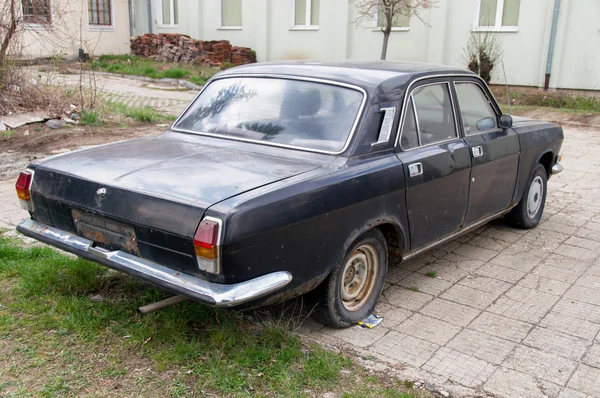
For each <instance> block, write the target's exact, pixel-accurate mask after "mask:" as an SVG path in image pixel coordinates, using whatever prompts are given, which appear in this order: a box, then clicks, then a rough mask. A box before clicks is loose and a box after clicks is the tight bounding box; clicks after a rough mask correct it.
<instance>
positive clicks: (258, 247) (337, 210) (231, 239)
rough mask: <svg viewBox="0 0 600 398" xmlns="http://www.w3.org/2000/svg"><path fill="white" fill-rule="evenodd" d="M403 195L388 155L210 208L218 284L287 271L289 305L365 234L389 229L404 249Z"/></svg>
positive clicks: (399, 167) (355, 160) (393, 159)
mask: <svg viewBox="0 0 600 398" xmlns="http://www.w3.org/2000/svg"><path fill="white" fill-rule="evenodd" d="M338 160H340V161H342V159H338ZM337 163H340V162H337ZM404 187H405V181H404V174H403V171H402V165H401V163H400V162H399V161H398V159H397V158H396V156H395V155H394V153H393V152H391V151H389V152H388V153H387V154H385V155H380V156H376V157H373V156H372V157H367V158H365V157H363V158H351V159H350V160H347V161H346V160H344V161H343V165H341V166H337V167H336V166H331V167H326V168H323V169H321V170H320V171H319V172H318V173H317V172H313V173H307V174H305V175H303V176H302V177H300V176H299V177H295V178H292V179H289V180H286V181H282V182H280V183H276V184H272V185H270V186H268V187H264V188H261V189H258V190H255V191H252V192H251V193H248V194H246V195H242V196H239V197H235V198H232V199H230V200H228V201H225V202H222V203H219V204H217V205H215V206H214V207H212V208H210V209H209V210H208V211H207V214H213V213H216V214H227V216H226V217H227V218H226V222H225V225H226V227H225V238H224V245H223V247H222V255H223V271H224V275H223V276H224V278H225V280H226V281H227V282H237V281H241V280H245V279H248V278H252V277H256V276H259V275H262V274H266V273H269V272H274V271H279V270H287V271H289V272H291V273H292V275H293V280H292V282H291V284H290V285H289V288H287V289H286V292H285V294H286V297H292V296H295V295H298V294H301V293H304V292H306V291H308V290H311V289H312V288H314V287H315V286H316V285H318V284H319V283H320V282H321V281H322V280H323V279H324V278H325V277H326V276H327V275H328V274H329V272H330V271H331V270H332V269H333V267H334V266H335V264H336V263H337V261H338V260H339V259H340V258H341V256H342V255H343V254H344V252H345V250H346V249H347V248H348V246H349V245H351V244H352V242H353V241H354V240H355V239H356V238H357V237H359V236H360V235H361V233H362V232H364V231H366V230H368V229H370V228H373V227H375V226H377V225H379V224H384V223H392V224H394V225H395V226H396V228H397V232H398V234H399V236H401V237H403V238H401V239H403V242H402V245H406V244H407V243H406V241H405V239H406V238H407V236H408V235H407V234H406V233H404V231H403V229H402V227H401V226H402V225H407V221H406V205H405V191H404ZM406 232H408V231H406ZM277 301H279V300H277Z"/></svg>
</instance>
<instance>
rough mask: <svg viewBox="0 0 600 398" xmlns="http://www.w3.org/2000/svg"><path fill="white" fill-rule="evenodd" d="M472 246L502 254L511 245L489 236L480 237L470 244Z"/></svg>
mask: <svg viewBox="0 0 600 398" xmlns="http://www.w3.org/2000/svg"><path fill="white" fill-rule="evenodd" d="M469 244H470V245H473V246H477V247H481V248H482V249H489V250H493V251H497V252H500V251H502V250H504V249H506V248H507V247H508V246H510V243H507V242H504V241H502V240H499V239H493V238H490V237H487V236H483V235H479V236H477V237H476V238H474V239H472V240H471V241H470V242H469Z"/></svg>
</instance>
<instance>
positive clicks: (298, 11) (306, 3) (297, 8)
mask: <svg viewBox="0 0 600 398" xmlns="http://www.w3.org/2000/svg"><path fill="white" fill-rule="evenodd" d="M320 3H321V2H320V0H294V25H295V26H319V6H320V5H321V4H320Z"/></svg>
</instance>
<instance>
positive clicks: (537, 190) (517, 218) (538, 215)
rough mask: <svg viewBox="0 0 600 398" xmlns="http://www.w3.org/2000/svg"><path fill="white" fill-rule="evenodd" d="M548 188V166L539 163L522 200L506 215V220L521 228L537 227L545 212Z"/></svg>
mask: <svg viewBox="0 0 600 398" xmlns="http://www.w3.org/2000/svg"><path fill="white" fill-rule="evenodd" d="M540 184H541V187H540ZM547 189H548V174H547V173H546V168H545V167H544V166H543V165H541V164H538V165H537V167H536V169H535V171H534V173H533V176H531V180H529V185H528V186H527V189H526V190H525V193H524V194H523V197H522V198H521V201H520V202H519V204H518V205H517V206H516V207H514V208H513V209H512V210H511V211H510V213H508V214H507V215H506V221H507V222H508V223H509V224H510V225H512V226H513V227H516V228H521V229H531V228H535V227H537V225H538V224H539V223H540V220H541V219H542V214H543V213H544V206H545V205H546V192H547Z"/></svg>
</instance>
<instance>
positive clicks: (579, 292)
mask: <svg viewBox="0 0 600 398" xmlns="http://www.w3.org/2000/svg"><path fill="white" fill-rule="evenodd" d="M584 278H585V277H584ZM564 297H565V298H569V299H573V300H578V301H583V302H584V303H588V304H594V305H600V294H598V289H591V288H588V287H584V286H578V285H573V286H571V288H570V289H569V290H567V292H566V293H565V295H564Z"/></svg>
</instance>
